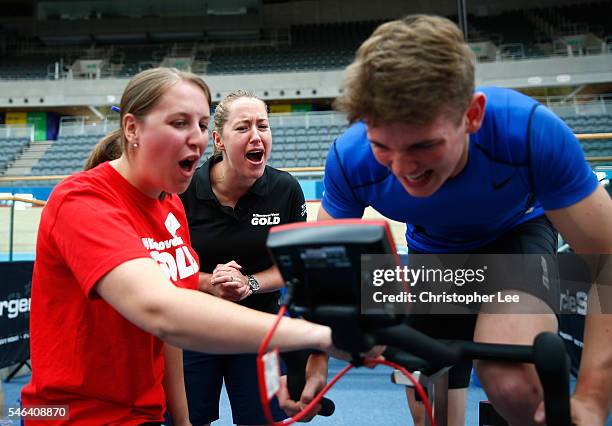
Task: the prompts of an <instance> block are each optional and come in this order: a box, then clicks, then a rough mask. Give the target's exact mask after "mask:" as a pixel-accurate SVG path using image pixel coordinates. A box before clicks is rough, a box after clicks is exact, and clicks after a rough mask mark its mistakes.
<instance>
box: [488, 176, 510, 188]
mask: <svg viewBox="0 0 612 426" xmlns="http://www.w3.org/2000/svg"><path fill="white" fill-rule="evenodd" d="M511 180H512V176H509V177H507V178H506V179H504V180H502V181H501V182H499V183H496V182H493V189H494V190H495V191H498V190H500V189H502V188H503V187H504V186H506V185H507V184H508V182H510V181H511Z"/></svg>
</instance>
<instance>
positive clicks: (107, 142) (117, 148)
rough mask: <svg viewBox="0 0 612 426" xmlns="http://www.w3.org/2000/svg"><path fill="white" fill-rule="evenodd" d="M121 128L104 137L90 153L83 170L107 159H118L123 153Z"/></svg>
mask: <svg viewBox="0 0 612 426" xmlns="http://www.w3.org/2000/svg"><path fill="white" fill-rule="evenodd" d="M122 132H123V130H121V128H119V129H117V130H114V131H112V132H110V133H109V134H108V135H106V136H105V137H103V138H102V139H101V140H100V142H98V143H97V145H96V146H95V147H94V149H93V150H92V151H91V154H89V158H87V161H86V162H85V168H84V169H83V170H89V169H93V168H94V167H96V166H97V165H98V164H101V163H104V162H106V161H111V160H116V159H117V158H119V157H121V154H122V153H123V146H122V145H123V143H122V140H123V138H122Z"/></svg>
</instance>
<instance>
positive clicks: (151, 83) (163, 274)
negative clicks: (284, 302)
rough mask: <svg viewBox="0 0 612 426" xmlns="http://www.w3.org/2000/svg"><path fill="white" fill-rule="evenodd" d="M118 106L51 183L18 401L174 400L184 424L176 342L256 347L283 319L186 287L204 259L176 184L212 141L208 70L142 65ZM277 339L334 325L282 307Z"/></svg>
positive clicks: (133, 405) (103, 416)
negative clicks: (109, 122) (71, 171)
mask: <svg viewBox="0 0 612 426" xmlns="http://www.w3.org/2000/svg"><path fill="white" fill-rule="evenodd" d="M120 114H121V121H120V128H119V129H118V130H117V131H115V132H113V133H111V134H110V135H109V136H108V137H106V138H105V139H103V140H102V141H101V142H100V143H99V144H98V146H97V147H96V148H95V149H94V152H93V153H92V155H91V156H90V159H89V160H88V163H87V165H86V171H84V172H81V173H77V174H75V175H73V176H71V177H69V178H67V179H65V180H64V181H62V182H61V183H60V184H59V185H58V186H57V187H56V188H55V189H54V191H53V193H52V194H51V197H50V198H49V202H48V204H47V206H46V207H45V210H44V212H43V214H42V218H41V222H40V227H39V233H38V242H37V248H36V263H35V267H34V275H33V280H32V303H31V326H30V327H31V359H32V380H31V382H30V383H29V384H28V385H27V386H26V387H25V388H24V389H23V391H22V403H23V406H24V408H27V407H30V406H51V405H65V406H67V407H68V415H67V418H65V419H63V420H56V421H49V420H45V421H44V423H42V422H41V424H44V425H51V424H65V423H68V422H69V423H70V424H87V425H91V424H94V423H95V424H117V425H119V424H120V425H142V424H155V423H157V424H161V422H162V421H163V416H164V413H165V411H166V407H167V408H168V410H169V411H170V412H171V414H172V416H173V420H174V422H175V425H177V424H178V425H180V424H188V416H187V405H186V402H185V391H184V385H183V372H182V364H181V361H182V360H181V355H180V352H179V351H178V349H176V348H174V346H177V347H182V348H189V349H193V350H197V351H205V352H212V353H240V352H253V351H255V350H256V349H257V347H258V345H259V343H260V342H261V340H262V338H263V337H264V335H265V332H266V331H267V330H268V329H269V328H270V327H271V326H272V323H273V321H274V319H275V318H274V316H272V315H270V314H266V313H262V312H257V311H253V310H250V309H247V308H245V307H242V306H239V305H237V304H234V303H231V302H228V301H225V300H222V299H220V298H216V297H213V296H211V295H208V294H204V293H201V292H197V291H192V290H189V289H194V288H196V286H197V280H198V270H199V267H198V260H197V255H196V254H195V252H194V251H193V250H192V249H191V246H190V239H189V232H188V226H187V221H186V219H185V213H184V209H183V206H182V204H181V201H180V199H179V197H178V196H176V195H173V194H177V193H181V192H183V191H184V190H185V189H186V188H187V186H188V185H189V182H190V180H191V177H192V175H193V173H194V170H195V168H196V165H197V164H198V161H199V159H200V156H201V155H202V154H203V153H204V150H205V149H206V145H207V143H208V122H209V119H210V91H209V89H208V87H207V86H206V84H205V83H204V82H203V81H202V80H201V79H200V78H199V77H197V76H195V75H193V74H189V73H183V72H180V71H178V70H175V69H162V68H159V69H152V70H147V71H144V72H142V73H140V74H138V75H137V76H135V77H134V78H133V79H132V80H131V81H130V82H129V83H128V85H127V87H126V89H125V92H124V94H123V96H122V99H121V106H120ZM107 160H111V161H107ZM172 284H174V285H172ZM181 287H183V288H181ZM164 342H165V343H164ZM271 344H272V345H275V346H279V347H280V348H281V349H282V350H294V349H301V348H317V349H322V350H327V351H329V350H330V349H331V348H332V343H331V332H330V330H329V328H327V327H323V326H319V325H315V324H311V323H308V322H305V321H300V320H295V319H290V318H283V320H282V321H281V322H280V325H279V328H278V330H277V332H276V334H275V336H274V338H273V339H272V343H271ZM166 404H167V405H166ZM27 423H28V424H34V423H35V421H34V420H27Z"/></svg>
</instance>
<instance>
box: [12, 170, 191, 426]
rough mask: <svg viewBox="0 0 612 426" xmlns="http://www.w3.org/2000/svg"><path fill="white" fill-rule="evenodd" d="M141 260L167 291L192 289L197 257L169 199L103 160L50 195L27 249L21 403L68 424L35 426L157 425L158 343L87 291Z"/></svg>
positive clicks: (180, 212) (161, 400)
mask: <svg viewBox="0 0 612 426" xmlns="http://www.w3.org/2000/svg"><path fill="white" fill-rule="evenodd" d="M143 257H152V258H153V259H155V260H156V261H157V262H158V264H159V265H160V267H161V268H162V270H163V271H164V273H165V274H166V276H168V277H169V279H170V280H171V281H172V282H173V283H174V284H175V285H177V286H179V287H185V288H191V289H195V288H197V281H198V269H199V267H198V261H197V255H196V254H195V252H194V251H193V250H192V249H191V242H190V239H189V231H188V226H187V220H186V218H185V212H184V209H183V205H182V203H181V201H180V199H179V197H178V196H176V195H174V196H167V197H166V198H165V199H164V200H163V201H160V200H159V199H152V198H150V197H147V196H146V195H145V194H143V193H141V192H140V191H138V190H137V189H136V188H135V187H133V186H132V185H131V184H130V183H129V182H127V181H126V180H125V179H124V178H123V177H122V176H121V175H120V174H119V173H118V172H117V171H116V170H115V169H114V168H113V167H112V166H111V165H110V164H109V163H104V164H102V165H100V166H98V167H96V168H95V169H92V170H89V171H86V172H82V173H78V174H76V175H74V176H72V177H69V178H67V179H66V180H64V181H63V182H61V183H60V184H59V185H58V186H57V187H56V188H55V189H54V190H53V192H52V194H51V197H50V198H49V202H48V203H47V205H46V206H45V208H44V210H43V213H42V217H41V221H40V227H39V231H38V240H37V244H36V262H35V265H34V274H33V278H32V303H31V312H30V339H31V343H30V346H31V359H32V380H31V382H30V383H29V384H28V385H26V386H25V387H24V388H23V390H22V405H23V406H24V407H26V406H38V405H43V406H45V405H68V406H69V417H70V419H69V420H68V421H57V422H53V421H48V420H45V421H41V422H40V424H41V425H45V426H49V425H54V424H65V423H69V424H86V425H92V424H105V425H108V424H113V425H114V424H117V425H119V424H120V425H137V424H139V423H142V422H146V421H162V420H163V413H164V411H165V409H166V402H165V401H166V398H165V393H164V389H163V386H162V380H163V376H164V358H163V351H162V349H163V345H164V343H163V342H162V341H161V340H160V339H158V338H156V337H154V336H153V335H151V334H149V333H147V332H145V331H143V330H141V329H139V328H138V327H136V326H135V325H133V324H132V323H130V322H129V321H127V320H126V319H125V318H123V317H122V316H121V315H120V314H119V313H118V312H117V311H116V310H115V309H113V307H111V306H110V305H109V304H108V303H106V302H105V301H104V300H103V299H101V298H100V297H99V296H98V294H97V292H96V290H95V285H96V283H97V282H98V281H99V280H100V279H101V278H102V277H103V276H104V275H105V274H106V273H108V272H109V271H111V270H112V269H113V268H115V267H116V266H118V265H120V264H121V263H123V262H126V261H128V260H131V259H136V258H143ZM34 423H35V422H33V421H31V422H27V424H34Z"/></svg>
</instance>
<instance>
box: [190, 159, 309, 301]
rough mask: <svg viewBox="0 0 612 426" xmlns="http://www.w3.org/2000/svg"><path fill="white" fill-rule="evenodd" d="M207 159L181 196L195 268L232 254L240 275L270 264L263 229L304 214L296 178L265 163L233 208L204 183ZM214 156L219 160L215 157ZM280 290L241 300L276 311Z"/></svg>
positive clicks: (204, 267) (211, 265)
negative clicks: (256, 177) (197, 262)
mask: <svg viewBox="0 0 612 426" xmlns="http://www.w3.org/2000/svg"><path fill="white" fill-rule="evenodd" d="M211 161H214V160H212V159H208V161H206V162H205V163H204V164H203V165H202V166H201V167H200V168H199V169H198V170H197V171H196V173H195V175H194V177H193V179H192V181H191V183H190V185H189V188H188V189H187V191H185V192H184V193H183V194H181V199H182V200H183V204H184V205H185V212H186V213H187V221H188V222H189V231H190V234H191V244H192V246H193V248H194V250H195V251H196V252H197V253H198V256H199V257H200V271H202V272H208V273H212V271H213V269H214V268H215V266H217V264H219V263H227V262H229V261H231V260H235V261H236V262H238V264H239V265H241V266H242V270H241V272H242V273H243V274H244V275H251V274H256V273H257V272H261V271H263V270H265V269H268V268H269V267H271V266H272V265H273V262H272V259H271V258H270V255H269V254H268V251H267V249H266V239H267V237H268V229H269V228H270V227H272V226H274V225H280V224H284V223H290V222H299V221H305V220H306V203H305V201H304V194H303V192H302V188H301V187H300V184H299V183H298V181H297V180H296V179H295V178H294V177H293V176H291V175H290V174H289V173H287V172H283V171H281V170H277V169H274V168H272V167H269V166H266V168H265V170H264V174H263V175H262V176H261V177H260V178H259V179H257V181H255V184H254V185H253V186H252V187H251V189H250V190H249V191H248V192H247V193H246V194H245V195H243V196H242V197H241V198H240V200H238V203H237V204H236V207H235V208H231V207H228V206H223V205H221V204H220V203H219V200H217V197H216V196H215V194H214V193H213V190H212V187H211V184H210V166H211ZM217 161H223V160H222V159H221V158H219V159H217ZM279 294H280V292H278V291H275V292H272V293H258V294H254V295H252V296H249V297H247V298H246V299H244V300H242V301H241V302H238V303H240V304H241V305H244V306H248V307H249V308H253V309H257V310H260V311H266V312H276V311H278V298H279Z"/></svg>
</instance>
